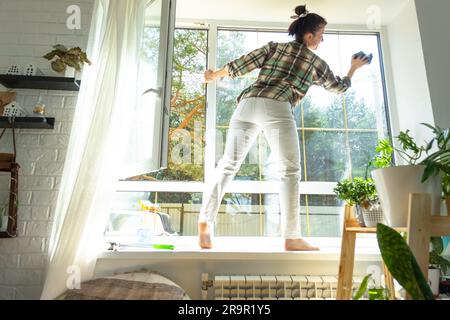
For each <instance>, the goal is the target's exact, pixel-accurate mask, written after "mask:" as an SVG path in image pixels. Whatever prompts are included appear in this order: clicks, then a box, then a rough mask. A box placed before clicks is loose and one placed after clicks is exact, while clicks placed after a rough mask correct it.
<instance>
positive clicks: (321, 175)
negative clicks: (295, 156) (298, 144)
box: [302, 130, 348, 181]
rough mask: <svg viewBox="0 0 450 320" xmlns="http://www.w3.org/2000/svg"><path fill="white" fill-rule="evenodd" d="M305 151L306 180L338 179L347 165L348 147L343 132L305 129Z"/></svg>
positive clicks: (342, 175) (343, 173) (341, 176)
mask: <svg viewBox="0 0 450 320" xmlns="http://www.w3.org/2000/svg"><path fill="white" fill-rule="evenodd" d="M304 134H305V153H306V157H305V158H304V159H302V161H305V162H306V177H307V180H308V181H339V180H340V179H342V178H343V177H344V176H345V171H346V169H347V166H348V151H347V150H348V148H347V147H346V141H345V135H344V133H343V132H336V131H321V130H306V131H305V133H304Z"/></svg>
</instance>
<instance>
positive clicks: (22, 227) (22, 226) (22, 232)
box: [17, 220, 27, 237]
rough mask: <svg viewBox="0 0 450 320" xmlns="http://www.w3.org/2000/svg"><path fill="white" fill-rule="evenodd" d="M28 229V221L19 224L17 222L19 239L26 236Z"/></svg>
mask: <svg viewBox="0 0 450 320" xmlns="http://www.w3.org/2000/svg"><path fill="white" fill-rule="evenodd" d="M26 227H27V222H26V221H23V220H19V222H17V236H18V237H23V236H25V230H26Z"/></svg>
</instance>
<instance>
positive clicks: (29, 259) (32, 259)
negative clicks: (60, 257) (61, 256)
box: [19, 253, 47, 269]
mask: <svg viewBox="0 0 450 320" xmlns="http://www.w3.org/2000/svg"><path fill="white" fill-rule="evenodd" d="M46 258H47V254H45V253H31V254H22V255H20V258H19V268H21V269H41V268H44V267H45V263H46Z"/></svg>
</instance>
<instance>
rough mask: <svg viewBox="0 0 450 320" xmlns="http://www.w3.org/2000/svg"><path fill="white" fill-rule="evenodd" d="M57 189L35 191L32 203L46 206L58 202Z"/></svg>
mask: <svg viewBox="0 0 450 320" xmlns="http://www.w3.org/2000/svg"><path fill="white" fill-rule="evenodd" d="M57 197H58V192H57V191H33V197H32V200H31V204H32V205H38V206H45V205H52V204H54V203H56V199H57Z"/></svg>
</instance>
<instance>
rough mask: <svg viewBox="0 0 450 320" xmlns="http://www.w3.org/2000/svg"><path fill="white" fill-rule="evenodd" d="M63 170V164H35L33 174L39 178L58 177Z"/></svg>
mask: <svg viewBox="0 0 450 320" xmlns="http://www.w3.org/2000/svg"><path fill="white" fill-rule="evenodd" d="M63 169H64V163H63V162H44V161H42V162H37V163H36V167H35V171H34V174H35V175H39V176H59V175H62V173H63Z"/></svg>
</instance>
